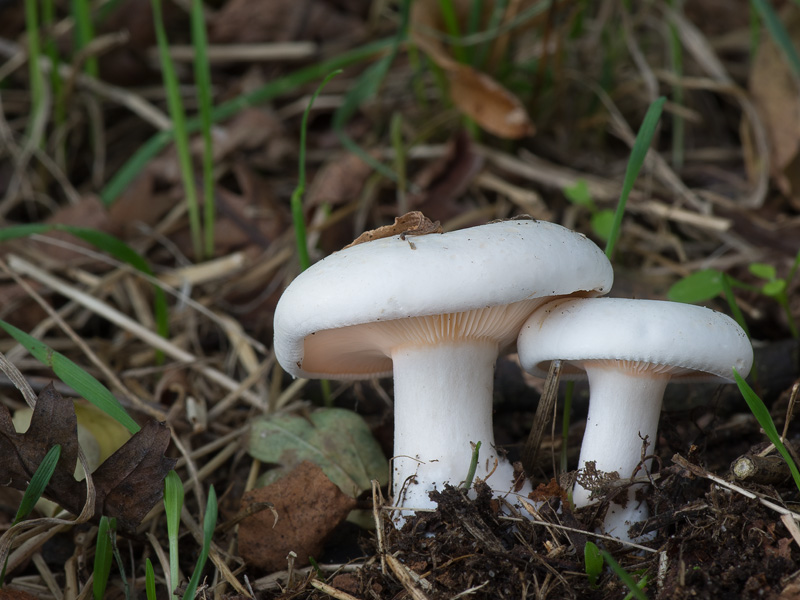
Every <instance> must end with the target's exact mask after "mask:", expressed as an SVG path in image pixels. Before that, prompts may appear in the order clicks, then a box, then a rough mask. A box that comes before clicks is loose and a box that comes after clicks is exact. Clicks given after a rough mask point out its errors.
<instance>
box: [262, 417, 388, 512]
mask: <svg viewBox="0 0 800 600" xmlns="http://www.w3.org/2000/svg"><path fill="white" fill-rule="evenodd" d="M249 452H250V455H251V456H252V457H253V458H257V459H258V460H260V461H262V462H265V463H275V464H279V465H281V466H283V467H286V468H288V469H291V468H292V467H294V466H296V465H298V464H300V463H301V462H302V461H304V460H308V461H311V462H313V463H315V464H317V465H319V467H320V468H321V469H322V471H323V472H324V473H325V475H327V476H328V478H329V479H330V480H331V481H333V482H334V483H335V484H336V485H337V486H339V489H340V490H342V492H344V493H345V494H348V495H350V496H353V497H355V496H357V495H358V494H359V493H360V492H362V491H364V490H367V489H370V487H371V484H370V480H372V479H377V480H378V481H379V482H380V483H381V484H384V483H388V481H389V464H388V462H387V461H386V457H385V456H384V455H383V452H382V450H381V448H380V446H379V445H378V442H376V441H375V438H374V437H372V433H371V432H370V430H369V427H368V426H367V424H366V423H365V422H364V419H362V418H361V417H360V416H359V415H357V414H356V413H354V412H353V411H350V410H345V409H341V408H323V409H319V410H316V411H314V412H313V413H311V415H310V416H309V417H308V418H304V417H301V416H297V415H277V416H271V417H264V418H261V419H257V420H256V421H254V422H253V425H252V427H251V432H250V444H249Z"/></svg>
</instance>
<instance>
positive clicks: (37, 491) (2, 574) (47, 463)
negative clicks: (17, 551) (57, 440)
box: [0, 444, 61, 588]
mask: <svg viewBox="0 0 800 600" xmlns="http://www.w3.org/2000/svg"><path fill="white" fill-rule="evenodd" d="M60 458H61V445H60V444H56V445H54V446H53V447H52V448H50V450H48V451H47V454H45V455H44V458H43V459H42V462H40V463H39V466H38V467H36V472H35V473H34V474H33V477H31V482H30V483H29V484H28V487H27V489H26V490H25V493H24V494H23V495H22V500H21V501H20V503H19V508H18V509H17V514H16V516H15V517H14V522H13V523H12V524H11V526H12V527H13V526H14V525H16V524H17V523H20V522H22V520H23V519H24V518H25V517H27V516H28V515H29V514H30V513H31V511H32V510H33V507H34V506H36V503H37V502H38V501H39V499H40V498H41V497H42V494H44V490H45V488H46V487H47V484H48V483H50V478H51V477H53V473H55V471H56V466H57V465H58V459H60ZM7 566H8V555H7V554H6V560H5V562H4V563H3V569H2V571H0V588H2V587H3V583H4V582H5V579H6V567H7Z"/></svg>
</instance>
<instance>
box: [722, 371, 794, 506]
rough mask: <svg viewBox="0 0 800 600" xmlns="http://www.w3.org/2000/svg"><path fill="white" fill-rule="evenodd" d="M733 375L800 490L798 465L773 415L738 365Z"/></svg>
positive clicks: (748, 404)
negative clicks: (782, 438) (785, 443)
mask: <svg viewBox="0 0 800 600" xmlns="http://www.w3.org/2000/svg"><path fill="white" fill-rule="evenodd" d="M733 377H734V379H735V380H736V385H737V386H739V391H740V392H741V393H742V396H743V397H744V399H745V402H747V406H748V407H749V408H750V412H752V413H753V416H754V417H755V418H756V421H758V424H759V425H761V429H763V430H764V433H765V434H766V436H767V438H769V441H770V442H772V444H773V445H774V446H775V449H776V450H777V451H778V452H779V453H780V455H781V456H782V457H783V459H784V460H785V461H786V464H787V465H789V471H791V473H792V478H793V479H794V483H795V485H796V486H797V489H798V490H800V471H798V470H797V465H796V464H795V463H794V460H793V459H792V455H791V454H789V451H788V450H787V449H786V446H785V445H784V444H783V442H782V441H781V436H780V435H779V434H778V429H777V428H776V427H775V422H774V421H773V420H772V417H771V416H770V414H769V409H768V408H767V407H766V405H765V404H764V402H763V401H762V400H761V398H759V397H758V394H756V393H755V392H754V391H753V388H751V387H750V385H749V384H748V383H747V382H746V381H745V380H744V378H743V377H742V376H741V375H739V372H738V371H737V370H736V367H734V368H733Z"/></svg>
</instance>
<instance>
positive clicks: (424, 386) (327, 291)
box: [274, 219, 613, 521]
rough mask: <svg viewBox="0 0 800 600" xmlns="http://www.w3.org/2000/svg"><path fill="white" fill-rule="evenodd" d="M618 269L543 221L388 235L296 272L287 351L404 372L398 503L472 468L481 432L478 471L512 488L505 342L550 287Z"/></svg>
mask: <svg viewBox="0 0 800 600" xmlns="http://www.w3.org/2000/svg"><path fill="white" fill-rule="evenodd" d="M612 278H613V274H612V270H611V265H610V263H609V262H608V260H607V259H606V257H605V255H604V254H603V253H602V252H601V251H600V250H599V248H597V246H595V244H594V243H592V242H591V241H590V240H589V239H587V238H586V237H585V236H583V235H581V234H578V233H575V232H573V231H570V230H568V229H566V228H564V227H561V226H559V225H555V224H553V223H547V222H543V221H535V220H530V219H524V220H516V219H515V220H507V221H501V222H495V223H490V224H487V225H482V226H480V227H473V228H470V229H463V230H460V231H454V232H451V233H445V234H430V235H424V236H416V237H413V238H410V237H409V238H408V239H401V237H400V236H393V237H389V238H384V239H378V240H374V241H370V242H366V243H363V244H359V245H356V246H352V247H349V248H346V249H344V250H341V251H339V252H336V253H334V254H332V255H330V256H328V257H327V258H325V259H323V260H321V261H320V262H318V263H317V264H315V265H313V266H312V267H311V268H309V269H308V270H306V271H305V272H303V273H302V274H300V275H299V276H298V277H297V278H296V279H295V280H294V281H293V282H292V283H291V285H289V287H288V288H287V289H286V291H285V292H284V294H283V296H282V297H281V299H280V301H279V303H278V306H277V308H276V311H275V321H274V328H275V346H274V348H275V355H276V357H277V358H278V361H279V362H280V364H281V365H282V366H283V368H284V369H286V371H288V372H289V373H291V374H292V375H294V376H297V377H310V378H328V379H364V378H370V377H384V376H388V375H394V403H395V406H394V411H395V412H394V415H395V435H394V459H393V477H392V479H393V496H394V501H395V504H396V505H397V506H403V507H407V508H409V509H414V508H430V507H433V506H434V503H433V502H432V501H431V500H430V499H429V497H428V493H429V492H430V491H432V490H434V489H442V486H443V484H445V483H450V484H453V485H458V484H459V483H460V482H461V481H462V480H464V479H465V478H466V475H467V471H468V468H469V464H470V459H471V456H472V447H471V443H477V442H481V443H482V445H481V449H480V460H479V464H478V469H477V472H476V476H477V477H480V478H482V479H484V478H486V479H487V483H488V484H489V486H490V487H491V488H492V489H493V490H495V493H497V494H503V493H508V492H509V491H511V490H514V481H513V480H514V472H513V468H512V466H511V464H509V463H508V462H507V461H506V460H505V459H504V458H503V455H502V454H501V453H500V452H498V450H497V449H496V448H495V446H494V434H493V431H492V387H493V374H494V365H495V361H496V359H497V356H498V352H500V351H501V350H503V349H505V348H507V347H508V346H511V345H513V344H514V341H515V340H516V337H517V334H518V333H519V330H520V327H521V326H522V323H523V322H524V321H525V319H527V318H528V316H529V315H530V314H531V313H532V312H533V311H534V310H535V309H536V308H537V307H538V306H539V305H540V304H542V303H543V302H545V301H546V300H550V299H552V298H553V297H554V296H556V297H557V296H565V295H569V294H573V293H581V294H584V295H587V296H594V295H598V294H604V293H606V292H607V291H608V290H609V289H610V287H611V284H612ZM495 465H496V468H495ZM529 490H530V487H529V486H528V485H527V484H526V485H525V487H524V488H523V489H522V490H520V491H521V492H525V493H527V491H529ZM399 520H400V521H402V517H400V518H399Z"/></svg>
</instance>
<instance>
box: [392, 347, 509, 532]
mask: <svg viewBox="0 0 800 600" xmlns="http://www.w3.org/2000/svg"><path fill="white" fill-rule="evenodd" d="M496 359H497V344H496V343H495V342H492V341H488V340H473V341H460V342H458V343H455V342H447V343H439V344H436V345H425V346H421V345H412V344H407V345H404V346H402V347H399V348H396V349H395V350H393V351H392V362H393V366H394V402H395V408H394V418H395V430H394V454H395V456H394V460H393V472H392V484H393V496H394V502H395V505H397V506H404V507H408V508H409V509H412V508H434V507H435V503H434V502H433V501H432V500H430V499H429V498H428V492H430V491H432V490H442V489H443V487H444V484H445V483H449V484H451V485H454V486H457V485H458V484H459V483H461V482H462V481H464V480H465V479H466V477H467V471H468V469H469V465H470V460H471V458H472V446H471V445H470V442H472V443H476V442H481V449H480V455H479V460H478V468H477V470H476V472H475V477H480V478H481V479H483V478H485V477H486V476H487V475H488V473H489V472H490V471H491V470H492V469H494V464H495V459H497V461H498V465H497V469H496V470H495V471H494V473H493V474H492V476H491V477H490V478H489V479H488V481H487V483H488V484H489V485H490V486H491V487H492V489H494V490H497V491H498V492H500V493H503V492H507V491H509V490H510V489H511V487H512V480H513V467H512V466H511V465H510V464H509V463H508V462H507V461H506V460H503V459H501V458H499V456H498V454H497V452H496V450H495V447H494V434H493V431H492V387H493V376H494V364H495V361H496ZM400 521H402V516H401V517H400Z"/></svg>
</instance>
